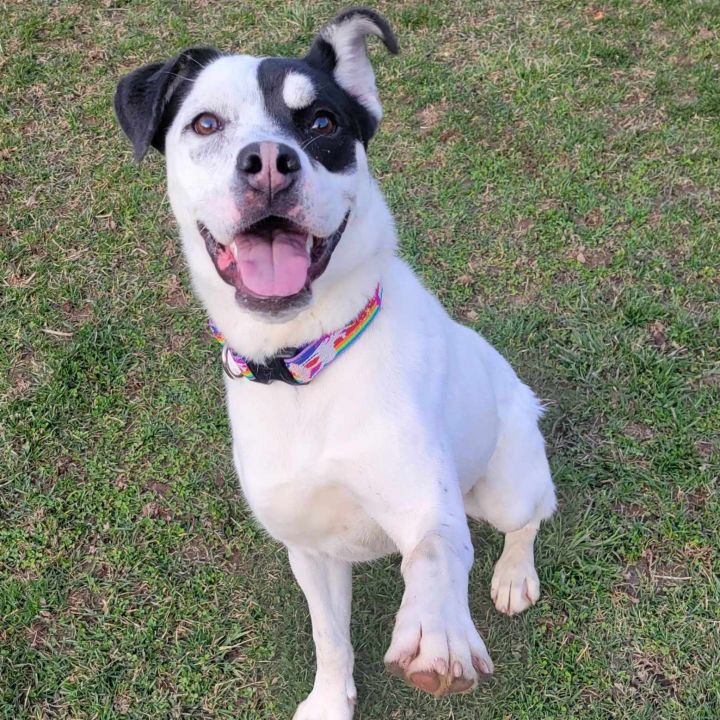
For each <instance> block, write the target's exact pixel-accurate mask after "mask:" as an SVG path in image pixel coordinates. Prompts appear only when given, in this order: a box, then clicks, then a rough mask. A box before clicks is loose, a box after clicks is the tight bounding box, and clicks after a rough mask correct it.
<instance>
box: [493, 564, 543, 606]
mask: <svg viewBox="0 0 720 720" xmlns="http://www.w3.org/2000/svg"><path fill="white" fill-rule="evenodd" d="M490 597H491V598H492V601H493V602H494V603H495V607H496V608H497V609H498V610H499V611H500V612H501V613H504V614H505V615H516V614H517V613H521V612H522V611H523V610H526V609H527V608H529V607H530V606H531V605H534V604H535V603H536V602H537V600H538V598H539V597H540V580H538V576H537V572H535V564H534V563H533V560H532V556H530V557H529V558H528V556H527V554H526V553H520V552H510V553H503V554H502V556H501V557H500V559H499V560H498V561H497V564H496V565H495V571H494V572H493V577H492V582H491V584H490Z"/></svg>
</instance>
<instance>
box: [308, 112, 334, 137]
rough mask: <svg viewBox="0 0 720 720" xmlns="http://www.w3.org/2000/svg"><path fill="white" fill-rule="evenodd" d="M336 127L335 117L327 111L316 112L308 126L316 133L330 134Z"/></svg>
mask: <svg viewBox="0 0 720 720" xmlns="http://www.w3.org/2000/svg"><path fill="white" fill-rule="evenodd" d="M336 127H337V122H336V121H335V118H334V117H333V116H332V115H330V114H329V113H318V114H317V115H316V116H315V119H314V120H313V122H312V125H311V126H310V129H311V130H312V131H313V132H316V133H318V135H332V133H334V132H335V128H336Z"/></svg>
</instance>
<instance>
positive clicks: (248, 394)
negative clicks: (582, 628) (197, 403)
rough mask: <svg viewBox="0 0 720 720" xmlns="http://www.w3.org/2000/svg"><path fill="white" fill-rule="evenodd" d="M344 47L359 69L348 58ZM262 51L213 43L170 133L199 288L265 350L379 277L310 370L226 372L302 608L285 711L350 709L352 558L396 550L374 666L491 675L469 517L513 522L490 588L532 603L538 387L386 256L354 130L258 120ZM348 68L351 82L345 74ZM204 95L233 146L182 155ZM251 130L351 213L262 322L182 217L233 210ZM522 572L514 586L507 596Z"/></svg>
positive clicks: (345, 306) (380, 207) (320, 320)
mask: <svg viewBox="0 0 720 720" xmlns="http://www.w3.org/2000/svg"><path fill="white" fill-rule="evenodd" d="M344 32H345V31H344V29H343V26H342V25H341V26H339V28H336V29H335V31H334V33H335V34H334V42H335V43H340V42H343V40H342V38H343V35H342V34H343V33H344ZM348 57H350V56H348ZM352 58H354V59H353V60H352V61H350V60H348V62H360V64H361V65H362V59H361V58H360V57H359V55H358V54H357V53H355V54H353V55H352ZM256 64H257V60H255V59H253V58H247V57H224V58H222V59H220V60H218V61H216V62H215V63H213V64H212V65H210V67H209V68H207V69H206V70H204V71H203V72H202V73H201V74H200V75H199V76H198V78H197V80H196V82H195V84H194V86H193V89H192V91H191V92H190V94H189V96H188V97H187V99H186V100H185V103H184V106H183V107H182V108H181V110H180V113H179V115H178V117H177V118H176V120H175V122H174V123H173V126H172V127H171V129H170V132H169V135H168V138H167V142H166V148H167V167H168V183H169V193H170V198H171V201H172V206H173V209H174V211H175V214H176V216H177V218H178V221H179V223H180V226H181V230H182V238H183V245H184V249H185V253H186V256H187V260H188V263H189V267H190V271H191V274H192V279H193V285H194V287H195V290H196V292H197V294H198V296H199V297H200V299H201V300H202V302H203V303H204V305H205V307H206V308H207V310H208V312H209V314H210V316H211V317H212V318H213V320H214V321H215V322H216V323H217V325H218V326H219V328H220V330H221V331H222V332H223V334H224V335H225V337H226V338H227V340H228V342H229V344H230V346H231V347H233V348H234V349H235V350H237V351H238V352H241V353H243V354H245V355H248V356H250V357H253V358H255V359H262V358H264V357H267V356H270V355H272V354H273V353H275V352H276V351H278V350H279V349H280V348H282V347H285V346H293V345H298V344H302V343H304V342H307V341H309V340H312V339H314V338H317V337H318V336H320V335H322V334H323V333H324V332H327V331H329V330H334V329H336V328H339V327H341V326H342V325H344V324H345V323H347V322H348V321H349V320H351V319H352V318H353V317H354V316H355V315H356V313H357V312H358V311H359V310H360V309H361V308H362V306H363V305H364V304H365V302H366V301H367V299H368V298H369V297H370V296H371V295H372V293H373V291H374V288H375V285H376V283H377V282H382V284H383V288H384V301H383V307H382V310H381V311H380V313H379V314H378V316H377V318H376V319H375V321H374V322H373V324H372V325H371V326H370V327H369V329H368V330H367V331H366V332H365V334H364V335H363V336H362V337H361V338H360V339H359V340H358V341H357V342H356V343H355V344H354V345H353V347H352V348H351V349H349V350H348V351H347V352H346V353H344V354H343V356H342V357H341V358H339V359H338V360H337V361H336V362H335V363H333V364H332V365H331V366H329V367H328V368H327V369H325V370H324V371H323V372H322V373H320V375H318V376H317V377H316V379H315V380H313V382H311V383H310V384H309V385H307V386H304V387H291V386H288V385H285V384H283V383H274V384H271V385H260V384H256V383H252V382H248V381H246V380H229V379H226V381H225V383H226V390H227V408H228V413H229V416H230V422H231V426H232V437H233V457H234V460H235V466H236V468H237V472H238V476H239V478H240V482H241V485H242V488H243V491H244V494H245V497H246V498H247V502H248V504H249V506H250V508H251V509H252V511H253V513H254V514H255V516H256V517H257V519H258V520H259V522H260V523H262V525H263V526H264V527H265V528H266V529H267V531H268V532H269V533H270V534H271V535H272V536H273V537H274V538H276V539H277V540H279V541H280V542H283V543H284V544H285V545H287V547H288V548H289V552H290V559H291V564H292V568H293V572H294V573H295V576H296V577H297V580H298V582H299V584H300V585H301V587H302V589H303V591H304V593H305V595H306V597H307V600H308V605H309V608H310V614H311V617H312V623H313V637H314V639H315V644H316V653H317V675H316V680H315V685H314V687H313V690H312V692H311V694H310V695H309V697H308V699H307V700H306V701H305V702H304V703H302V704H301V706H300V707H299V708H298V711H297V714H296V715H295V718H296V720H321V719H323V718H324V719H325V720H349V719H350V718H351V717H352V714H353V707H354V703H355V686H354V684H353V679H352V668H353V653H352V647H351V645H350V637H349V615H350V595H351V587H350V582H351V580H350V564H351V563H353V562H357V561H364V560H371V559H373V558H377V557H381V556H383V555H385V554H388V553H393V552H399V553H401V555H402V557H403V562H402V574H403V578H404V580H405V588H406V589H405V595H404V597H403V602H402V606H401V609H400V611H399V613H398V616H397V621H396V627H395V631H394V633H393V639H392V643H391V645H390V648H389V649H388V652H387V655H386V661H387V662H388V663H390V664H391V665H392V666H393V667H395V668H396V669H397V668H399V669H400V670H401V671H402V672H404V673H405V674H406V675H412V674H413V673H415V672H418V671H429V670H434V671H435V672H436V673H437V674H438V676H442V677H443V678H444V680H443V682H445V683H449V682H450V681H451V680H452V679H453V678H458V677H462V678H466V679H467V682H468V683H469V684H474V683H475V681H476V679H477V671H476V668H477V667H479V668H481V670H482V671H487V672H490V671H492V661H491V660H490V657H489V655H488V653H487V650H486V649H485V646H484V644H483V641H482V639H481V638H480V636H479V635H478V633H477V630H476V629H475V626H474V624H473V621H472V618H471V616H470V612H469V607H468V597H467V584H468V572H469V569H470V567H471V564H472V560H473V549H472V545H471V541H470V534H469V530H468V524H467V519H466V513H467V514H469V515H470V516H472V517H474V518H477V519H483V520H487V521H489V522H490V523H492V524H493V525H494V526H495V527H497V528H498V529H500V530H501V531H502V532H505V533H508V540H509V544H506V550H505V553H503V558H502V559H501V562H500V563H498V566H497V569H496V572H495V577H494V579H493V591H494V594H495V597H496V601H497V602H498V607H499V608H501V609H502V610H504V611H505V612H516V611H519V610H521V609H523V607H525V606H527V605H528V604H530V603H531V602H534V600H535V599H537V592H538V587H537V576H536V575H535V574H534V566H533V560H532V540H531V539H530V535H532V538H534V534H535V529H536V528H537V527H538V525H539V523H540V521H541V520H542V519H544V518H547V517H548V516H549V515H550V514H551V513H552V512H553V509H554V507H555V496H554V490H553V485H552V481H551V479H550V473H549V468H548V464H547V460H546V458H545V452H544V444H543V439H542V437H541V435H540V433H539V431H538V427H537V420H538V417H539V415H540V406H539V404H538V401H537V400H536V399H535V397H534V395H533V394H532V392H531V391H530V390H529V389H528V388H527V387H526V386H525V385H523V384H522V383H521V382H520V380H518V378H517V376H516V375H515V373H514V372H513V370H512V368H511V367H510V365H509V364H508V363H507V362H506V361H505V360H504V359H503V358H502V357H501V356H500V355H499V354H498V353H497V352H496V351H495V350H494V349H493V348H492V347H491V346H490V345H489V344H488V343H487V342H486V341H485V340H484V339H483V338H481V337H480V336H479V335H478V334H477V333H475V332H473V331H472V330H470V329H468V328H465V327H463V326H461V325H459V324H457V323H456V322H454V321H453V320H451V319H450V317H449V316H448V314H447V313H446V312H445V310H444V309H443V308H442V306H441V305H440V303H439V302H438V301H437V300H436V299H435V298H434V297H433V296H432V295H430V294H429V293H428V292H427V291H426V290H425V288H424V287H423V286H422V285H421V283H420V282H419V281H418V279H417V278H416V277H415V275H414V274H413V273H412V271H411V270H410V268H409V267H408V265H407V264H406V263H405V262H404V261H403V260H401V259H400V258H398V257H397V256H396V254H395V247H396V237H395V231H394V227H393V222H392V219H391V216H390V213H389V211H388V209H387V206H386V204H385V201H384V199H383V197H382V195H381V193H380V191H379V189H378V188H377V186H376V184H375V182H374V181H373V180H372V178H371V176H370V173H369V171H368V168H367V162H366V157H365V153H364V150H363V148H362V145H361V144H359V143H358V146H357V155H358V162H357V167H356V170H355V172H353V173H350V174H332V173H329V172H327V171H325V170H323V169H318V168H315V167H313V166H312V165H311V163H310V162H309V160H308V159H307V157H306V156H305V154H304V153H303V152H302V150H301V149H300V148H299V147H298V146H297V144H295V143H294V141H293V140H292V139H291V138H288V137H280V136H279V132H280V131H279V130H278V129H277V128H274V127H273V126H272V124H271V122H270V120H269V118H268V117H267V116H266V115H265V111H264V109H263V104H262V102H261V98H260V97H259V91H258V88H257V83H256V80H255V69H256ZM349 67H350V66H348V68H349ZM347 72H348V76H347V77H346V81H348V82H354V81H353V80H348V78H349V76H350V74H351V71H350V70H349V69H348V71H347ZM373 88H374V84H373ZM207 110H210V111H217V112H219V111H220V110H222V111H223V113H224V114H225V116H226V117H227V118H228V120H227V126H226V129H225V130H224V133H225V134H226V137H225V139H224V140H223V142H225V143H227V145H226V146H225V147H224V151H223V152H218V153H216V154H212V153H209V154H205V155H203V154H200V155H197V154H196V155H195V156H193V150H195V149H196V148H197V145H198V143H199V142H203V141H206V140H207V139H206V138H196V137H192V136H191V135H190V134H189V133H187V132H183V128H184V127H185V126H186V125H187V123H188V122H189V121H190V120H191V119H192V117H194V115H195V114H197V113H198V112H202V111H207ZM261 139H281V140H282V142H285V143H293V144H294V145H295V147H296V148H297V149H298V151H299V154H300V156H301V158H302V162H303V177H304V182H305V183H306V186H305V192H304V204H303V213H304V217H305V220H306V221H307V222H309V223H311V224H312V225H313V227H315V228H325V229H327V228H333V227H336V226H337V224H338V223H339V222H340V219H341V218H342V217H343V215H344V213H345V212H346V211H347V210H348V209H350V210H351V219H350V221H349V223H348V226H347V229H346V231H345V233H344V235H343V237H342V239H341V241H340V243H339V245H338V247H337V249H336V251H335V254H334V255H333V258H332V260H331V262H330V264H329V266H328V268H327V270H326V272H325V273H324V274H323V275H322V276H321V277H320V278H319V279H318V280H317V281H316V282H315V284H314V286H313V302H312V304H311V306H310V307H308V308H307V309H305V310H303V311H302V312H300V313H299V314H298V315H297V316H295V317H293V318H288V319H285V320H284V321H281V322H274V323H271V322H268V321H266V320H263V319H262V318H259V317H256V316H254V315H252V314H249V313H248V312H247V311H244V310H243V309H241V308H240V307H239V306H238V305H237V304H236V302H235V300H234V292H235V291H234V288H232V287H230V286H229V285H227V284H225V283H224V282H223V281H222V280H221V279H220V277H219V276H218V274H217V272H216V270H215V268H214V266H213V264H212V262H211V261H210V259H209V258H208V255H207V252H206V250H205V247H204V244H203V242H202V240H201V238H200V236H199V233H198V231H197V228H196V220H197V219H201V220H202V221H203V222H204V223H206V224H207V225H208V227H210V229H211V231H212V232H213V234H216V236H218V237H223V235H222V233H223V232H227V231H228V230H227V229H228V228H230V227H231V226H232V224H233V223H234V222H236V221H237V218H238V216H239V215H241V214H242V208H237V207H235V204H234V202H233V201H232V196H231V193H230V183H231V181H232V173H233V171H234V157H235V155H236V154H237V150H239V148H241V147H242V146H243V145H244V144H245V143H246V142H249V141H251V140H252V141H258V140H261ZM218 356H219V353H218ZM218 368H220V362H219V360H218ZM523 528H525V530H523ZM518 531H520V534H517V533H518ZM518 583H520V584H521V587H522V589H523V592H521V593H520V594H519V595H518V593H517V592H515V595H512V591H511V590H510V588H511V586H513V584H514V585H517V584H518ZM525 583H527V586H526V584H525ZM526 587H527V593H525V592H524V591H525V588H526ZM498 593H501V594H502V595H503V597H500V598H499V599H498ZM516 596H517V597H516ZM503 598H504V599H503ZM508 598H509V599H508Z"/></svg>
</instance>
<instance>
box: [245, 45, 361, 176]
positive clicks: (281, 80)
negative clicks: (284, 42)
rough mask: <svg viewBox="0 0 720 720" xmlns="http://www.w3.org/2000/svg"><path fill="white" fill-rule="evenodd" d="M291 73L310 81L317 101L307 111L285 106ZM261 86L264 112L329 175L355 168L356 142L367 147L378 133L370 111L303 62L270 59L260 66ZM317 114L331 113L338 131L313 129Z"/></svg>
mask: <svg viewBox="0 0 720 720" xmlns="http://www.w3.org/2000/svg"><path fill="white" fill-rule="evenodd" d="M291 72H294V73H297V74H299V75H304V76H306V77H308V78H309V79H310V82H311V83H312V86H313V88H314V89H315V99H314V101H313V102H312V103H311V104H310V105H309V106H308V107H306V108H303V109H301V110H294V109H292V108H290V107H288V106H287V105H286V104H285V100H284V99H283V88H284V86H285V79H286V77H287V75H288V74H289V73H291ZM258 85H259V86H260V91H261V92H262V94H263V99H264V102H265V109H266V111H267V113H268V115H270V117H271V118H272V119H273V120H274V121H275V123H276V124H277V125H278V126H279V127H280V128H282V129H283V130H284V131H285V132H287V133H288V135H290V136H291V137H293V138H295V140H296V142H297V143H298V144H299V145H300V147H302V148H303V150H304V151H305V152H306V153H307V154H308V156H309V157H310V158H311V159H312V160H314V161H316V162H318V163H320V164H321V165H323V166H324V167H325V168H327V169H328V170H329V171H330V172H343V171H348V170H350V169H352V168H353V167H354V165H355V143H356V142H357V141H360V142H362V143H363V144H364V145H367V142H368V140H369V139H370V137H371V135H372V134H373V132H374V130H375V122H374V120H373V118H372V117H371V116H370V114H369V112H368V111H367V110H366V109H365V108H364V107H363V106H362V105H361V104H360V103H359V102H358V101H357V100H355V99H354V98H352V97H351V96H350V95H348V94H347V93H346V92H345V91H344V90H343V89H342V88H341V87H340V86H339V85H338V84H337V83H336V82H335V80H334V78H333V77H332V75H330V74H329V73H327V72H324V71H322V70H319V69H316V68H314V67H312V66H311V65H309V64H308V63H306V62H304V61H303V60H286V59H284V58H268V59H267V60H263V61H262V62H261V63H260V65H259V66H258ZM318 113H329V114H330V115H332V117H333V118H334V119H335V120H336V121H337V128H336V129H335V131H334V132H332V133H329V134H321V133H318V132H315V131H313V130H312V124H313V121H314V119H315V118H316V116H317V115H318Z"/></svg>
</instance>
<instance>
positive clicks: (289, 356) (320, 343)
mask: <svg viewBox="0 0 720 720" xmlns="http://www.w3.org/2000/svg"><path fill="white" fill-rule="evenodd" d="M381 306H382V287H381V286H380V285H379V284H378V286H377V287H376V288H375V294H374V295H373V296H372V297H371V298H370V300H368V302H367V304H366V305H365V307H364V308H363V309H362V310H361V311H360V313H359V314H358V315H357V317H355V319H354V320H352V321H351V322H349V323H348V324H347V325H345V327H343V328H341V329H340V330H335V332H331V333H327V334H326V335H323V336H322V337H321V338H318V339H317V340H313V342H311V343H308V344H307V345H303V346H302V347H299V348H296V347H295V348H284V349H282V350H281V351H280V352H278V353H277V354H276V355H273V356H272V357H271V358H268V359H267V360H266V361H265V362H264V363H256V362H254V361H252V360H249V359H248V358H245V357H243V356H242V355H238V354H237V353H236V352H235V351H234V350H232V349H230V347H228V345H227V344H226V343H225V337H224V336H223V334H222V333H221V332H220V330H219V329H218V328H217V326H216V325H215V324H214V323H213V322H212V321H210V331H211V332H212V335H213V337H214V338H215V339H216V340H217V341H218V342H219V343H220V344H221V345H222V346H223V353H222V360H223V368H224V369H225V372H226V373H227V375H228V376H229V377H231V378H234V379H235V378H247V379H248V380H252V381H254V382H259V383H263V384H265V385H268V384H270V383H271V382H272V381H273V380H281V381H282V382H286V383H288V384H289V385H307V384H308V383H309V382H310V381H311V380H312V379H313V378H314V377H315V376H316V375H317V374H318V373H319V372H320V371H321V370H322V369H323V368H326V367H327V366H328V365H329V364H330V363H331V362H332V361H333V360H335V359H336V358H337V357H338V355H340V354H341V353H343V352H344V351H345V350H347V349H348V348H349V347H350V345H352V344H353V343H354V342H355V340H357V339H358V338H359V337H360V336H361V335H362V334H363V333H364V332H365V330H367V328H368V327H369V325H370V323H372V321H373V320H374V319H375V317H376V316H377V314H378V312H379V311H380V307H381Z"/></svg>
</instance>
